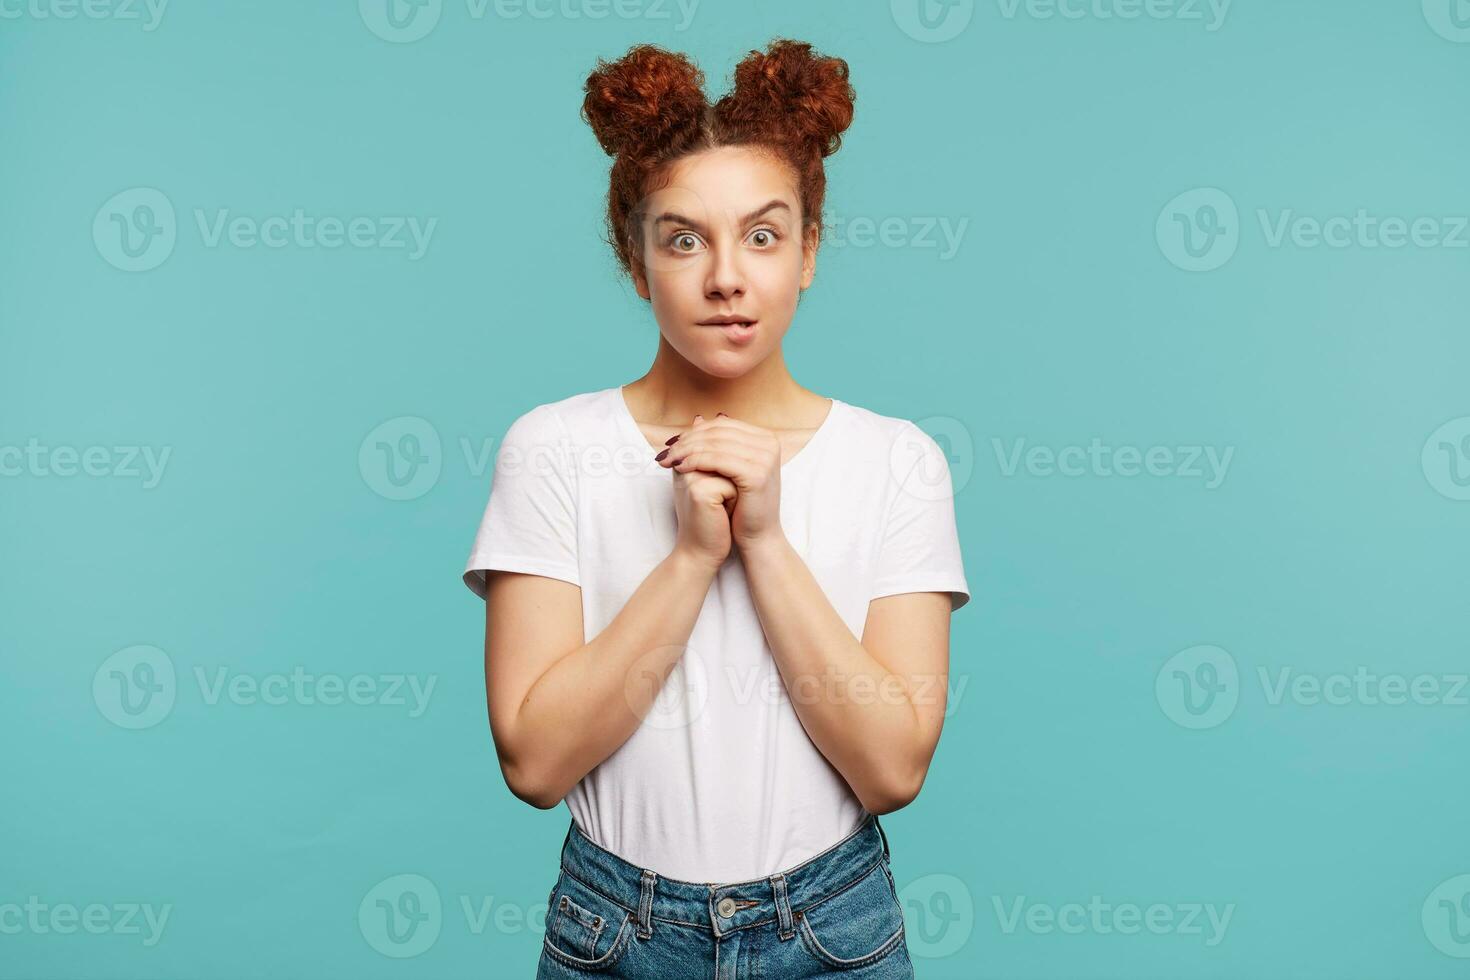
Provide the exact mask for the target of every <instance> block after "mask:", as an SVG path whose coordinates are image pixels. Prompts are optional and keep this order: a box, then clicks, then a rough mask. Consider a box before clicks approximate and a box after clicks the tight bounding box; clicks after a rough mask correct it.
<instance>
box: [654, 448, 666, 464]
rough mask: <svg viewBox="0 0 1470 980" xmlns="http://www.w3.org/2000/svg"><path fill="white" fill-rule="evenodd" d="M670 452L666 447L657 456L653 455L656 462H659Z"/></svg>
mask: <svg viewBox="0 0 1470 980" xmlns="http://www.w3.org/2000/svg"><path fill="white" fill-rule="evenodd" d="M668 454H669V451H668V450H667V449H665V450H664V451H663V452H661V453H659V454H658V455H657V456H655V457H653V459H654V462H658V461H659V460H661V459H663V458H664V457H665V456H667V455H668Z"/></svg>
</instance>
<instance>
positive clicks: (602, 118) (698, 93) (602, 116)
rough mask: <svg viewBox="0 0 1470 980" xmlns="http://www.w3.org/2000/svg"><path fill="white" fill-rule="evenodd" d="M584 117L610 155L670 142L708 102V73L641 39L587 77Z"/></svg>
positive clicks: (600, 63) (697, 119)
mask: <svg viewBox="0 0 1470 980" xmlns="http://www.w3.org/2000/svg"><path fill="white" fill-rule="evenodd" d="M586 92H587V95H586V98H584V99H583V100H582V118H583V119H585V120H587V123H588V125H590V126H591V127H592V131H593V133H595V134H596V136H597V142H598V143H600V144H601V145H602V148H603V149H604V150H605V151H607V154H608V155H609V156H617V155H619V154H622V153H628V152H634V153H636V152H637V151H638V150H639V149H640V148H642V147H649V146H656V145H659V144H665V143H668V142H670V140H671V137H672V135H673V134H674V133H675V132H677V131H678V130H680V129H684V128H688V127H697V126H698V124H699V122H700V119H701V117H702V116H703V115H704V112H705V110H706V108H707V106H708V102H707V100H706V99H705V95H704V73H703V72H701V71H700V70H699V68H698V67H696V66H695V64H694V63H693V62H692V61H690V60H689V59H688V58H686V57H685V56H684V55H682V54H677V53H675V52H672V51H666V50H664V49H663V48H660V47H658V46H657V45H653V44H639V45H635V46H633V47H632V48H629V49H628V53H627V54H625V55H623V56H622V57H621V58H619V59H617V60H616V61H604V60H602V59H598V62H597V67H596V68H594V69H593V71H592V74H590V75H588V76H587V84H586Z"/></svg>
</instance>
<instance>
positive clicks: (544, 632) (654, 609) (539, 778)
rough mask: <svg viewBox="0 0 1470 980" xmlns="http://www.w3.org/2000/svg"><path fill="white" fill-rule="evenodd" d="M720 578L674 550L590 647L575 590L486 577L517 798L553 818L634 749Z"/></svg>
mask: <svg viewBox="0 0 1470 980" xmlns="http://www.w3.org/2000/svg"><path fill="white" fill-rule="evenodd" d="M721 514H722V516H723V511H722V512H721ZM718 569H719V562H713V561H711V560H709V559H708V558H705V557H701V556H697V555H694V554H692V553H690V552H688V551H686V550H682V549H679V548H677V547H676V548H675V549H674V550H673V551H671V552H670V554H669V556H668V557H667V558H665V559H664V560H663V561H661V562H659V564H657V565H655V566H654V568H653V570H652V571H651V572H650V573H649V574H648V577H647V578H645V579H644V580H643V582H642V583H641V584H640V585H639V586H638V588H637V590H635V591H634V592H633V594H632V595H631V596H630V597H629V598H628V601H627V603H625V604H624V606H623V608H622V609H621V610H619V612H618V614H617V615H616V616H615V617H614V618H613V620H612V621H611V622H610V623H608V624H607V626H606V628H604V629H603V630H602V631H601V632H600V633H598V635H597V636H595V637H593V638H592V640H591V641H590V642H587V643H583V623H582V591H581V589H580V588H579V587H578V586H576V585H573V584H572V583H570V582H563V581H561V580H560V579H553V578H546V577H543V576H540V575H528V574H522V573H518V572H500V571H491V572H488V573H487V576H486V579H487V581H486V593H485V617H486V618H485V693H486V700H487V703H488V705H489V711H490V731H491V734H492V736H493V737H494V739H495V749H496V754H497V755H498V756H499V758H500V769H501V773H502V774H503V775H504V777H505V781H506V785H508V786H509V787H510V790H511V792H513V793H514V794H515V795H516V796H517V797H519V798H520V799H522V800H524V801H525V802H527V803H529V804H531V805H532V806H535V807H539V808H541V809H550V808H552V807H554V806H556V805H557V804H558V803H559V802H560V801H561V800H562V798H563V797H565V796H566V794H567V793H568V792H569V791H570V790H571V789H572V787H573V786H575V785H576V784H577V783H578V781H580V780H581V778H582V777H583V776H584V775H586V774H587V773H588V772H590V771H591V770H592V769H594V768H596V766H597V765H598V764H599V763H601V762H602V761H603V760H604V759H606V758H607V757H608V756H610V755H612V753H613V752H614V751H616V750H617V748H618V747H619V746H620V745H622V744H623V743H624V742H625V741H627V740H628V738H629V737H630V736H631V735H632V734H633V732H635V731H636V730H637V729H638V726H639V725H640V724H641V723H642V721H643V718H644V716H645V715H647V714H648V711H649V709H650V708H651V707H652V705H653V702H654V699H655V698H656V697H657V695H658V692H659V690H660V689H661V688H662V687H663V684H664V681H665V680H667V679H668V676H669V673H670V672H671V671H672V670H673V669H674V665H675V664H676V663H677V662H678V660H679V658H680V656H682V654H683V653H684V646H685V644H687V643H688V642H689V635H690V633H691V632H692V631H693V629H694V623H695V620H696V619H697V618H698V616H699V610H700V608H701V607H702V606H703V605H704V598H705V594H706V593H707V592H708V591H709V587H710V583H711V582H713V581H714V577H715V573H716V572H717V571H718Z"/></svg>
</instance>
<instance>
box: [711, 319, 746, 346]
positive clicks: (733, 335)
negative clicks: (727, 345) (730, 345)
mask: <svg viewBox="0 0 1470 980" xmlns="http://www.w3.org/2000/svg"><path fill="white" fill-rule="evenodd" d="M715 326H717V327H719V328H720V331H721V332H722V333H724V335H725V338H726V339H727V340H732V341H734V342H735V343H737V344H748V343H750V342H751V341H752V340H754V339H755V324H754V323H719V324H715Z"/></svg>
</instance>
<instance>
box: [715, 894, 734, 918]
mask: <svg viewBox="0 0 1470 980" xmlns="http://www.w3.org/2000/svg"><path fill="white" fill-rule="evenodd" d="M715 911H717V912H719V913H720V915H722V916H724V917H725V918H727V919H728V918H730V916H732V915H734V914H735V899H733V898H728V897H727V898H722V899H720V904H719V905H716V906H715Z"/></svg>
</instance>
